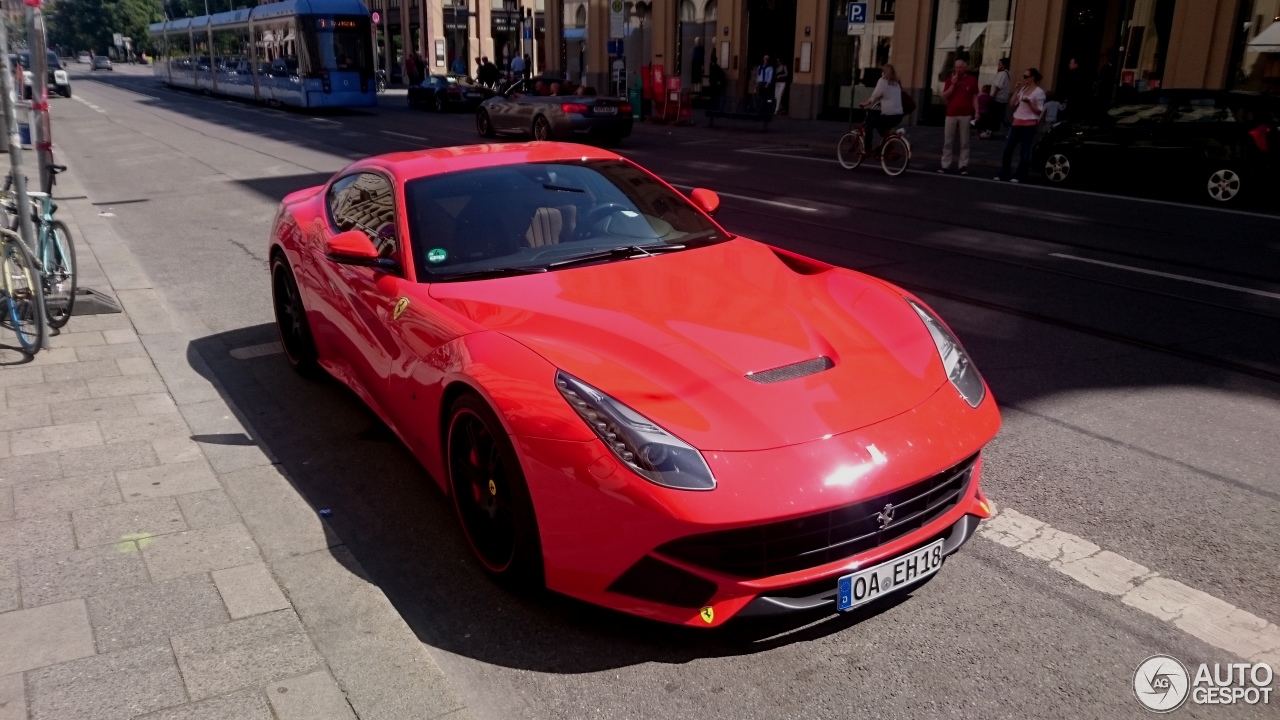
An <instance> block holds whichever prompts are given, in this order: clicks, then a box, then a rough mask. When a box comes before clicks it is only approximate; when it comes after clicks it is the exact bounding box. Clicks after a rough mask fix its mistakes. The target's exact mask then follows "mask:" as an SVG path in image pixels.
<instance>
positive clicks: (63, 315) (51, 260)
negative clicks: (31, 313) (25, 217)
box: [0, 165, 76, 328]
mask: <svg viewBox="0 0 1280 720" xmlns="http://www.w3.org/2000/svg"><path fill="white" fill-rule="evenodd" d="M64 170H66V168H65V167H64V166H62V165H51V166H50V167H49V181H48V185H49V187H50V188H51V189H52V186H53V185H54V184H55V182H56V180H54V177H55V176H56V175H57V174H58V173H59V172H62V171H64ZM12 181H13V178H12V177H8V178H6V180H5V184H4V192H6V193H8V194H7V195H5V196H4V197H3V199H2V202H0V205H2V207H3V210H4V212H5V213H7V214H8V217H7V218H6V220H7V222H6V223H5V226H6V227H7V228H8V229H9V230H12V231H15V232H16V231H17V230H18V224H19V219H18V199H17V197H16V196H14V195H13V194H12V193H11V192H9V188H10V186H11V184H12ZM27 197H28V198H29V199H30V201H31V209H30V212H31V220H32V223H33V224H34V225H35V230H36V248H35V252H34V257H35V259H36V260H37V267H38V269H39V271H40V279H41V288H42V290H43V292H44V297H45V301H44V304H45V312H44V315H45V317H46V319H47V320H48V322H49V327H52V328H61V327H62V326H64V325H66V324H67V322H68V321H69V320H71V311H72V309H73V308H74V306H75V301H76V247H75V243H74V242H72V240H71V231H70V230H69V229H68V228H67V226H66V224H65V223H63V222H62V221H61V220H56V219H54V217H53V214H54V213H55V212H56V211H57V209H58V206H57V204H56V203H54V201H53V198H52V197H51V196H50V195H49V193H48V192H36V191H32V192H29V193H27Z"/></svg>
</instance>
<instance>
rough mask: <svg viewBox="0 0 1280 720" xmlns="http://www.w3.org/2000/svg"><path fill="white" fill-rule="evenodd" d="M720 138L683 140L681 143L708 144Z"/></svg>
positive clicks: (716, 141)
mask: <svg viewBox="0 0 1280 720" xmlns="http://www.w3.org/2000/svg"><path fill="white" fill-rule="evenodd" d="M718 142H720V140H719V138H711V139H710V140H692V141H690V142H682V143H680V144H681V145H706V144H708V143H718Z"/></svg>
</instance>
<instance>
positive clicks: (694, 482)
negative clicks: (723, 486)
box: [556, 370, 716, 490]
mask: <svg viewBox="0 0 1280 720" xmlns="http://www.w3.org/2000/svg"><path fill="white" fill-rule="evenodd" d="M556 388H557V389H558V390H560V394H561V395H563V396H564V399H565V400H567V401H569V406H570V407H572V408H573V409H574V411H576V412H577V413H578V415H579V416H581V417H582V420H583V421H584V422H586V423H587V426H588V427H590V428H591V430H592V431H593V432H595V434H596V435H598V436H599V437H600V439H601V440H603V441H604V444H605V447H608V448H609V450H610V451H611V452H612V453H613V454H614V456H616V457H617V458H618V459H619V460H621V461H622V463H623V464H624V465H626V466H627V467H629V468H631V470H632V472H634V473H636V474H637V475H639V476H640V477H642V478H644V479H645V480H648V481H649V482H651V483H653V484H654V485H661V486H663V487H669V488H675V489H676V490H714V489H715V487H716V479H715V477H714V476H712V474H711V468H710V467H708V466H707V461H706V460H704V459H703V458H702V453H700V452H698V451H697V450H696V449H695V448H694V447H693V446H691V445H689V444H688V443H686V442H685V441H683V440H681V439H680V438H678V437H676V436H675V435H672V434H671V433H669V432H667V431H666V430H663V429H662V428H660V427H658V426H657V425H656V424H654V423H653V422H652V421H651V420H649V419H648V418H646V417H645V416H643V415H641V414H640V413H638V412H636V411H635V410H632V409H631V408H629V407H627V406H626V405H623V404H622V403H620V402H618V401H617V400H615V399H613V398H611V397H609V396H608V395H606V394H604V393H602V392H600V391H599V390H597V389H595V388H593V387H591V386H590V385H588V384H586V383H584V382H582V381H581V380H579V379H578V378H576V377H574V376H572V375H570V374H569V373H566V372H564V371H563V370H558V371H556Z"/></svg>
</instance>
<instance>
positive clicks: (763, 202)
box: [671, 183, 818, 212]
mask: <svg viewBox="0 0 1280 720" xmlns="http://www.w3.org/2000/svg"><path fill="white" fill-rule="evenodd" d="M671 187H674V188H679V189H680V190H692V189H693V186H692V185H677V184H675V183H672V184H671ZM715 193H716V194H717V195H719V196H720V197H727V198H733V199H734V200H746V201H747V202H754V203H760V204H761V205H773V206H775V207H784V208H788V209H790V210H803V211H804V212H818V208H811V207H805V206H804V205H793V204H791V203H784V202H780V201H778V200H765V199H764V198H758V197H751V196H750V195H734V194H733V193H727V192H720V191H719V190H716V191H715Z"/></svg>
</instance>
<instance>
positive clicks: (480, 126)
mask: <svg viewBox="0 0 1280 720" xmlns="http://www.w3.org/2000/svg"><path fill="white" fill-rule="evenodd" d="M476 132H478V133H480V137H487V138H491V137H493V135H494V133H493V123H492V122H491V121H490V120H489V112H488V111H487V110H483V109H482V110H480V111H479V112H477V113H476Z"/></svg>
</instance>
